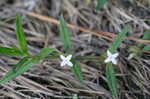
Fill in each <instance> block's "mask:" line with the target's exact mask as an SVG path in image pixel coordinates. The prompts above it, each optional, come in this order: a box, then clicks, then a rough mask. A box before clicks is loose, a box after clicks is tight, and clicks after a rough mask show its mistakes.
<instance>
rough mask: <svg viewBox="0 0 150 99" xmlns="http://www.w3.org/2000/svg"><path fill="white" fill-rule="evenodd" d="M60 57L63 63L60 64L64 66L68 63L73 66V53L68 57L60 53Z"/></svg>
mask: <svg viewBox="0 0 150 99" xmlns="http://www.w3.org/2000/svg"><path fill="white" fill-rule="evenodd" d="M60 58H61V60H62V61H61V64H60V66H61V67H62V66H66V65H68V66H70V67H72V66H73V64H72V62H71V61H70V60H71V58H72V55H68V56H67V57H65V56H63V55H60Z"/></svg>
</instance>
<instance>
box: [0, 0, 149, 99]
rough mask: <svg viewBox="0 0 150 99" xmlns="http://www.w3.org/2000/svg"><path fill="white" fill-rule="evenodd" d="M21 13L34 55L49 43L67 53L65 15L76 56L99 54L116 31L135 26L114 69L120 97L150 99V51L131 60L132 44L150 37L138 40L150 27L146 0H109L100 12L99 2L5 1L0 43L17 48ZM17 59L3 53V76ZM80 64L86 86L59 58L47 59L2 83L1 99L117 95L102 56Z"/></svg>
mask: <svg viewBox="0 0 150 99" xmlns="http://www.w3.org/2000/svg"><path fill="white" fill-rule="evenodd" d="M31 12H32V13H31ZM17 13H20V14H21V15H22V18H23V27H24V32H25V35H26V37H27V41H28V42H27V43H28V47H29V50H30V52H31V53H32V54H33V55H35V54H37V53H38V52H39V51H40V49H41V48H44V47H50V48H57V49H58V50H59V51H62V52H63V48H62V45H63V43H62V42H61V40H60V37H59V30H58V25H57V20H59V17H60V16H61V15H64V18H65V20H66V22H67V23H69V24H71V25H69V31H70V33H71V41H72V46H73V52H74V53H73V55H74V56H100V55H101V54H102V53H104V52H106V50H107V48H108V46H109V45H110V44H111V43H112V40H114V38H113V37H114V34H116V35H117V34H118V33H119V32H121V30H122V29H123V27H125V26H126V25H130V26H132V30H131V31H130V33H129V34H128V37H130V38H129V39H127V40H125V41H124V43H123V44H122V45H121V46H120V48H119V49H118V51H119V53H120V55H119V63H118V65H117V66H115V67H114V68H115V71H116V77H117V80H118V83H117V87H118V89H119V98H120V99H150V87H149V86H150V73H149V72H150V52H144V53H142V55H141V56H140V57H136V58H133V59H131V60H129V59H128V56H129V55H130V51H129V48H130V47H131V46H137V44H139V43H141V42H144V43H145V44H146V45H148V44H149V43H148V42H149V41H147V42H146V41H140V40H139V39H141V37H142V36H143V34H144V33H145V31H146V30H148V29H150V20H149V19H150V16H149V15H150V8H149V7H148V3H147V1H146V0H144V1H142V0H109V2H107V4H105V6H104V7H103V8H102V9H100V10H99V11H96V0H1V1H0V46H6V47H12V46H18V43H17V40H16V36H15V16H16V14H17ZM34 15H36V16H34ZM43 16H46V17H43ZM55 19H56V20H55ZM72 25H74V26H73V28H72V27H71V26H72ZM76 26H79V27H76ZM107 33H108V34H109V33H110V34H109V35H107ZM135 38H137V39H135ZM18 60H19V57H10V56H6V55H0V76H1V77H2V76H3V75H4V74H5V72H7V71H8V70H10V69H11V68H12V67H13V65H14V64H16V63H17V62H18ZM79 62H80V65H81V68H82V72H83V77H84V81H85V85H84V86H83V85H82V84H81V83H80V82H79V81H78V80H77V79H76V78H75V77H74V75H73V73H72V72H71V71H70V69H69V68H62V67H60V59H45V60H43V61H41V62H40V63H39V64H37V65H35V66H34V67H33V68H31V69H30V70H28V71H27V72H25V73H24V74H23V75H21V76H18V77H16V78H15V79H13V80H12V81H10V82H8V83H6V84H1V85H0V99H69V98H70V99H71V98H72V97H73V96H74V95H76V94H77V95H78V97H79V99H112V97H111V91H110V90H109V88H108V86H107V83H106V82H107V80H106V75H105V67H106V66H105V64H103V65H102V64H101V63H100V62H101V61H100V60H98V59H86V60H85V59H80V60H79Z"/></svg>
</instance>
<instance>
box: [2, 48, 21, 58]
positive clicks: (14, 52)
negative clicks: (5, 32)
mask: <svg viewBox="0 0 150 99" xmlns="http://www.w3.org/2000/svg"><path fill="white" fill-rule="evenodd" d="M0 54H5V55H9V56H24V54H23V53H22V52H21V51H20V50H19V49H17V48H8V47H0Z"/></svg>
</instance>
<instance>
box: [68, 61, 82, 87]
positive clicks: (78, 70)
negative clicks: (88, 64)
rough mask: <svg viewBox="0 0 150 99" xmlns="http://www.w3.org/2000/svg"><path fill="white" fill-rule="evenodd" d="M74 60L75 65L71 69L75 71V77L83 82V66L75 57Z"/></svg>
mask: <svg viewBox="0 0 150 99" xmlns="http://www.w3.org/2000/svg"><path fill="white" fill-rule="evenodd" d="M72 62H73V64H74V66H73V67H71V71H72V72H73V73H74V75H75V77H76V78H77V79H78V80H79V81H80V82H81V83H82V84H83V75H82V72H81V67H80V65H79V63H77V62H76V61H75V60H74V59H72Z"/></svg>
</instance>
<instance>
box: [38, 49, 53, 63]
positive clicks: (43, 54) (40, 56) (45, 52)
mask: <svg viewBox="0 0 150 99" xmlns="http://www.w3.org/2000/svg"><path fill="white" fill-rule="evenodd" d="M54 51H55V52H56V50H55V49H54V48H43V49H41V51H40V53H39V54H38V55H37V57H38V60H41V59H44V58H45V57H46V56H48V55H49V54H51V53H52V52H54Z"/></svg>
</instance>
